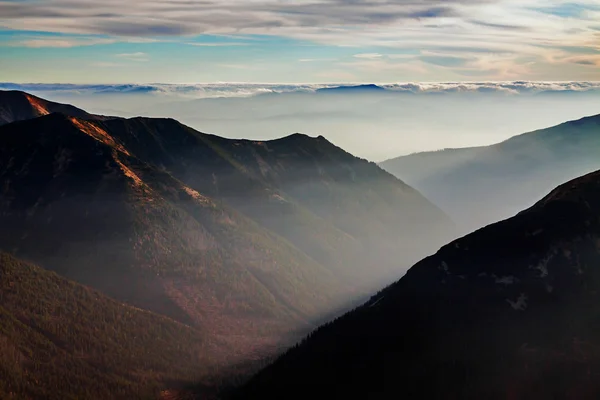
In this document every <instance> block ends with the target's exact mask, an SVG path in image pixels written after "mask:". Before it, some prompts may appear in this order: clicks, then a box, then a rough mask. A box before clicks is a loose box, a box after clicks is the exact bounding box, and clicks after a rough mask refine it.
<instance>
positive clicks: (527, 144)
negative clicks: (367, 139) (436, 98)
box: [380, 115, 600, 231]
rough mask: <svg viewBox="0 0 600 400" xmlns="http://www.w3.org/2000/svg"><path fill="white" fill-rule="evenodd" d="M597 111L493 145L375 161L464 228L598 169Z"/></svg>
mask: <svg viewBox="0 0 600 400" xmlns="http://www.w3.org/2000/svg"><path fill="white" fill-rule="evenodd" d="M599 152H600V115H597V116H593V117H587V118H583V119H580V120H578V121H571V122H567V123H564V124H561V125H558V126H555V127H552V128H548V129H541V130H538V131H534V132H530V133H525V134H523V135H520V136H515V137H513V138H511V139H508V140H506V141H504V142H502V143H498V144H496V145H493V146H485V147H475V148H467V149H447V150H442V151H437V152H426V153H417V154H412V155H409V156H405V157H399V158H396V159H392V160H388V161H385V162H383V163H381V164H380V166H381V167H382V168H384V169H385V170H387V171H389V172H391V173H393V174H394V175H396V176H397V177H399V178H400V179H402V180H404V181H405V182H407V183H408V184H410V185H411V186H413V187H415V188H416V189H417V190H419V191H420V192H422V193H423V194H424V195H425V196H427V198H429V199H430V200H431V201H433V202H434V203H435V204H437V205H438V206H440V207H441V208H442V209H443V210H444V211H446V212H447V213H448V214H449V215H450V217H452V218H453V220H454V221H455V222H456V223H457V225H458V226H459V228H461V229H462V230H463V231H471V230H473V229H476V228H479V227H482V226H485V225H487V224H489V223H492V222H496V221H498V220H501V219H504V218H508V217H510V216H512V215H514V214H515V213H517V212H518V211H519V210H521V209H523V208H525V207H529V206H530V205H532V204H533V203H534V202H535V201H536V199H539V198H540V197H541V196H543V194H544V193H547V192H548V191H550V190H551V189H552V188H553V187H555V186H557V185H559V184H561V183H564V182H566V181H568V180H570V179H573V178H575V177H577V176H581V175H582V174H585V173H588V172H591V171H594V170H596V169H598V168H600V159H599V158H598V154H599Z"/></svg>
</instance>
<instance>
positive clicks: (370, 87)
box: [317, 83, 386, 93]
mask: <svg viewBox="0 0 600 400" xmlns="http://www.w3.org/2000/svg"><path fill="white" fill-rule="evenodd" d="M385 90H386V89H385V88H384V87H381V86H379V85H375V84H372V83H371V84H366V85H349V86H336V87H330V88H322V89H317V93H365V92H384V91H385Z"/></svg>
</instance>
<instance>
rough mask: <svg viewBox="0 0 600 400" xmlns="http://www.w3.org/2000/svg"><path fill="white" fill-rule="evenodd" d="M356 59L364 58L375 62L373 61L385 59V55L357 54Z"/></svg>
mask: <svg viewBox="0 0 600 400" xmlns="http://www.w3.org/2000/svg"><path fill="white" fill-rule="evenodd" d="M354 57H355V58H364V59H367V60H373V59H377V58H381V57H383V55H382V54H379V53H362V54H355V55H354Z"/></svg>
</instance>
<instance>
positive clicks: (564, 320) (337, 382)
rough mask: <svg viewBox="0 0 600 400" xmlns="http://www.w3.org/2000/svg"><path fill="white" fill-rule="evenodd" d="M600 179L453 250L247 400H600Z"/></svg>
mask: <svg viewBox="0 0 600 400" xmlns="http://www.w3.org/2000/svg"><path fill="white" fill-rule="evenodd" d="M599 246H600V171H599V172H595V173H592V174H589V175H586V176H584V177H581V178H579V179H576V180H574V181H571V182H569V183H567V184H564V185H562V186H560V187H558V188H557V189H555V190H554V191H552V192H551V193H550V194H549V195H547V196H546V197H545V198H544V199H543V200H541V201H539V202H537V203H536V204H535V205H534V206H533V207H531V208H530V209H528V210H526V211H524V212H521V213H519V214H517V215H516V216H514V217H513V218H510V219H508V220H506V221H503V222H499V223H496V224H493V225H490V226H488V227H486V228H483V229H480V230H478V231H476V232H474V233H472V234H470V235H468V236H465V237H463V238H461V239H458V240H456V241H454V242H452V243H450V244H448V245H447V246H444V247H443V248H442V249H441V250H440V251H439V252H438V253H437V254H435V255H433V256H431V257H428V258H426V259H424V260H423V261H421V262H419V263H417V264H416V265H415V266H414V267H413V268H411V269H410V270H409V271H408V273H407V274H406V275H405V276H404V277H403V278H402V279H400V280H399V281H398V282H396V283H395V284H393V285H392V286H390V287H388V288H387V289H385V290H383V291H381V292H380V293H378V294H377V295H376V296H374V297H373V298H372V299H371V300H370V301H369V302H367V303H366V304H365V305H363V306H362V307H359V308H358V309H356V310H355V311H352V312H350V313H348V314H346V315H345V316H343V317H341V318H338V319H336V320H335V321H333V322H332V323H330V324H327V325H325V326H323V327H322V328H320V329H318V330H317V331H316V332H314V333H313V334H311V335H310V336H309V337H308V338H307V339H306V340H305V341H304V342H302V343H301V344H300V345H298V346H297V347H295V348H293V349H291V350H290V351H289V352H288V353H286V354H285V355H284V356H282V357H281V358H280V359H279V360H277V361H276V362H275V363H274V364H272V365H271V366H269V367H267V368H266V369H265V370H263V371H262V372H261V373H259V374H258V375H257V376H256V377H254V378H253V379H252V380H251V381H250V382H249V384H247V385H246V386H245V387H244V388H242V389H241V390H240V391H239V392H238V393H237V396H235V398H237V399H246V398H247V399H280V398H285V399H306V398H312V397H315V398H316V397H319V398H321V397H322V398H344V399H359V398H360V399H363V398H373V399H387V398H409V399H482V398H486V399H548V398H561V399H570V398H573V399H575V398H576V399H596V398H598V397H599V396H600V381H599V380H598V379H597V377H598V375H599V374H600V323H599V321H600V320H599V316H600V306H599V304H600V302H599V296H600V271H599V270H598V265H599V264H600V247H599Z"/></svg>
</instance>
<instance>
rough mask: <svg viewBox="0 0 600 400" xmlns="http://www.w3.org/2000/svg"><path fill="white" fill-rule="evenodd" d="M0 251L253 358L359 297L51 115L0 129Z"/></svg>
mask: <svg viewBox="0 0 600 400" xmlns="http://www.w3.org/2000/svg"><path fill="white" fill-rule="evenodd" d="M0 138H2V144H3V146H2V147H0V182H1V186H0V187H1V189H0V190H1V192H0V246H1V247H2V248H3V249H6V250H9V251H11V252H14V253H15V254H17V255H19V256H22V257H26V258H27V259H30V260H33V261H35V262H36V263H39V264H40V265H42V266H43V267H45V268H48V269H51V270H54V271H56V272H58V273H59V274H61V275H63V276H65V277H68V278H70V279H73V280H76V281H78V282H81V283H84V284H86V285H90V286H92V287H94V288H97V289H99V290H101V291H103V292H105V293H107V294H109V295H110V296H112V297H115V298H117V299H120V300H123V301H127V302H129V303H131V304H134V305H136V306H138V307H142V308H145V309H148V310H152V311H154V312H157V313H161V314H164V315H167V316H170V317H172V318H175V319H177V320H179V321H181V322H184V323H187V324H189V325H193V326H197V327H199V329H201V330H202V332H204V333H205V334H207V335H209V336H210V337H219V338H224V340H225V339H226V340H228V341H229V342H230V348H228V349H227V354H224V356H227V357H231V360H230V361H231V362H233V361H235V360H236V359H239V358H252V357H259V356H260V353H261V352H263V351H267V350H268V351H270V350H272V347H274V346H276V345H278V344H280V342H285V341H286V340H288V339H289V338H287V336H286V335H287V333H289V332H290V331H291V330H294V329H300V328H302V329H306V327H308V326H310V325H309V324H310V322H311V321H313V320H314V319H315V318H318V317H319V316H320V315H321V314H322V313H325V312H329V311H331V310H334V309H336V308H338V307H341V306H342V305H343V302H344V301H346V300H347V299H348V298H352V297H353V296H355V295H356V294H355V293H354V292H353V290H352V289H351V288H350V287H349V286H347V285H345V284H343V283H341V282H339V281H338V280H337V279H336V278H335V277H334V276H333V274H332V273H331V272H330V271H328V270H327V269H326V268H324V267H323V266H321V265H319V264H318V263H316V262H315V261H313V260H312V259H310V258H309V257H307V256H306V255H305V254H304V253H302V252H301V251H300V250H298V249H296V248H295V247H294V246H292V245H291V244H290V243H288V242H287V241H285V240H284V239H282V238H281V237H279V236H277V235H274V234H272V233H270V232H268V231H267V230H265V229H264V228H262V227H261V226H259V225H258V224H256V223H255V222H253V221H252V220H249V219H248V218H246V217H244V216H243V215H240V214H239V213H238V212H236V211H234V210H232V209H230V208H228V207H226V206H224V205H222V204H220V203H219V202H217V201H215V200H213V199H211V198H209V197H207V196H204V195H202V194H200V193H198V192H197V191H195V190H193V189H191V188H190V187H188V186H186V185H184V184H183V183H181V182H180V181H178V180H176V179H175V178H173V177H172V176H171V175H170V174H168V173H166V172H163V171H159V170H157V169H155V168H153V167H152V166H150V165H148V164H146V163H144V162H143V161H141V160H140V159H138V158H136V157H135V156H133V155H132V153H131V152H130V151H129V150H128V149H126V148H125V147H124V146H122V145H121V144H120V143H118V142H117V141H116V140H115V139H114V138H113V137H112V136H111V135H110V134H109V133H108V132H107V131H105V130H103V129H102V127H101V125H95V124H94V123H92V122H89V121H85V120H80V119H77V118H73V117H67V116H64V115H61V114H51V115H48V116H45V117H41V118H36V119H33V120H28V121H22V122H18V123H13V124H9V125H5V126H4V127H2V128H0Z"/></svg>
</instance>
